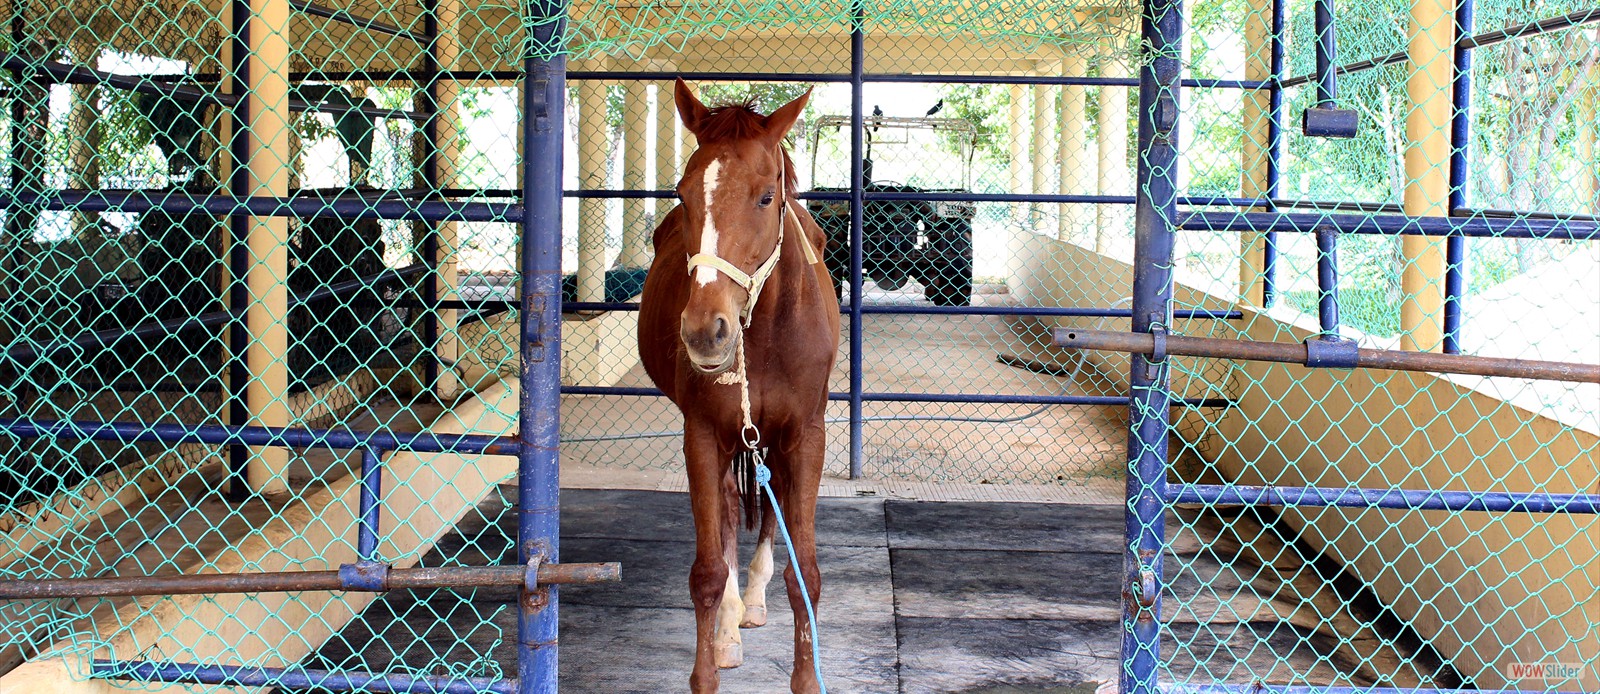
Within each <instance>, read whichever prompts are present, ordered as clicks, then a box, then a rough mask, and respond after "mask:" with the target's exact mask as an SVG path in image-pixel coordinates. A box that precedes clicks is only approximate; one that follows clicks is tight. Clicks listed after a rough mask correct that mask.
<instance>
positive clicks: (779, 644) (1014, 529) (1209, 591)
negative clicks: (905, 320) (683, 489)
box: [306, 488, 1362, 694]
mask: <svg viewBox="0 0 1600 694" xmlns="http://www.w3.org/2000/svg"><path fill="white" fill-rule="evenodd" d="M514 497H515V490H514V489H511V488H502V492H501V495H499V496H491V497H490V498H489V499H488V500H486V501H485V502H484V503H483V504H480V506H479V507H478V508H479V513H469V514H468V516H467V518H466V519H465V520H463V521H462V523H461V524H460V526H458V528H457V531H456V532H455V533H453V534H451V535H449V536H447V537H445V538H444V539H443V540H441V542H440V543H439V545H438V546H437V547H436V548H434V550H433V551H432V552H431V553H430V556H429V557H428V559H427V563H429V564H438V563H441V562H444V561H446V560H447V559H451V560H454V561H458V562H464V563H468V564H482V563H486V562H491V561H493V562H506V563H509V562H511V561H514V557H513V556H512V554H513V553H512V552H511V543H510V542H509V540H508V539H507V538H508V537H509V535H510V533H513V532H514V530H515V528H514V523H515V520H514V519H515V517H516V514H515V513H514V511H512V510H511V509H510V500H511V499H514ZM562 508H563V513H562V558H563V560H564V561H569V562H587V561H618V562H621V563H622V566H623V573H622V575H623V581H622V582H621V583H618V584H608V585H598V586H569V587H566V588H564V589H563V590H562V594H561V644H562V650H561V688H562V691H563V692H607V693H612V692H662V691H683V690H685V689H686V687H687V677H688V670H689V667H690V665H691V660H692V652H693V632H694V619H693V611H692V609H691V608H690V603H689V598H688V590H687V585H686V584H687V576H688V569H689V565H690V562H691V561H692V557H693V551H694V546H693V537H692V521H691V519H690V515H689V509H688V499H687V497H686V496H685V495H683V494H679V493H671V492H658V491H641V490H618V489H568V490H564V491H563V495H562ZM818 518H819V521H818V536H819V540H820V542H819V544H820V547H819V552H818V554H819V557H820V561H821V564H822V571H823V576H824V580H825V584H824V589H823V599H822V602H821V605H820V606H819V613H820V615H821V617H820V623H821V625H822V646H823V651H824V656H823V668H824V674H825V677H826V681H827V683H828V686H829V690H830V691H833V692H871V693H884V692H918V693H921V692H1081V693H1084V694H1087V693H1088V692H1092V691H1093V690H1094V688H1095V687H1096V686H1097V685H1098V684H1099V683H1101V682H1105V681H1109V680H1113V679H1114V678H1115V677H1116V674H1117V672H1118V671H1119V669H1120V661H1119V659H1118V644H1119V639H1120V622H1119V609H1120V608H1119V595H1118V593H1119V587H1118V586H1119V585H1120V583H1121V581H1120V579H1119V575H1120V572H1121V554H1120V550H1119V545H1120V543H1121V538H1122V525H1123V512H1122V509H1121V507H1120V506H1115V505H1110V506H1108V505H1093V504H1059V503H1058V504H1037V503H975V502H926V501H906V500H897V499H881V498H824V499H822V500H821V502H820V509H819V512H818ZM1171 525H1173V526H1174V527H1188V528H1199V527H1201V526H1199V525H1192V524H1191V525H1185V524H1182V523H1173V524H1171ZM1185 532H1188V531H1175V532H1174V533H1172V535H1173V537H1172V540H1171V542H1170V546H1171V548H1172V550H1171V552H1170V553H1169V558H1168V561H1167V567H1168V574H1169V581H1170V582H1171V585H1172V591H1173V594H1174V595H1180V596H1185V597H1186V598H1188V599H1189V601H1188V603H1187V604H1186V605H1183V606H1179V605H1176V604H1175V602H1176V601H1169V605H1168V609H1166V610H1164V613H1165V614H1164V618H1165V620H1164V621H1166V622H1167V624H1166V626H1165V639H1164V643H1163V655H1164V656H1165V657H1166V658H1167V662H1168V670H1167V672H1165V673H1164V676H1163V679H1164V680H1167V681H1174V680H1176V681H1195V682H1200V681H1208V682H1209V681H1230V682H1252V681H1267V682H1287V681H1296V682H1299V683H1306V682H1313V683H1330V682H1341V683H1348V684H1362V681H1361V680H1360V679H1359V678H1352V677H1347V676H1341V675H1340V673H1339V672H1338V671H1336V670H1335V668H1334V666H1333V665H1332V663H1337V662H1339V660H1340V659H1339V658H1338V657H1337V654H1332V656H1330V653H1331V650H1332V649H1324V648H1323V646H1325V645H1326V639H1325V638H1324V637H1322V636H1321V635H1318V634H1316V633H1313V632H1308V631H1306V630H1302V629H1300V628H1298V627H1295V626H1292V625H1291V624H1290V623H1288V622H1287V621H1281V618H1280V617H1278V616H1277V614H1276V613H1275V612H1274V610H1270V609H1261V608H1262V607H1263V606H1264V605H1266V604H1267V603H1268V602H1269V601H1270V600H1271V597H1270V596H1267V595H1263V594H1259V593H1257V592H1256V591H1254V590H1253V589H1252V587H1251V584H1250V576H1251V574H1249V573H1248V572H1250V571H1256V570H1258V569H1256V568H1254V567H1246V566H1244V565H1239V564H1234V563H1233V562H1232V560H1230V559H1227V558H1225V557H1224V556H1223V555H1220V554H1217V553H1215V552H1213V551H1212V550H1211V547H1212V546H1213V545H1214V543H1213V542H1209V541H1202V538H1199V537H1196V536H1194V535H1193V534H1192V533H1191V534H1189V535H1187V536H1186V535H1185ZM750 544H751V542H750V541H749V540H748V539H746V540H745V542H744V545H743V547H744V549H745V555H746V557H748V552H749V547H750ZM780 556H781V552H780ZM778 563H779V565H780V573H781V566H782V565H783V564H785V563H786V562H785V561H784V560H783V559H781V558H780V559H779V562H778ZM1202 582H1203V583H1204V584H1206V586H1207V587H1206V588H1205V589H1202V586H1201V583H1202ZM781 591H782V588H781V581H780V580H775V581H774V582H773V584H772V587H771V590H770V592H769V604H770V605H771V606H772V611H771V613H770V617H771V622H770V623H769V624H768V625H767V626H766V627H763V628H761V629H755V630H746V631H745V634H744V644H745V646H744V647H745V663H744V665H743V666H742V667H740V668H737V669H734V670H727V671H724V672H723V675H722V685H723V687H722V691H725V692H734V693H738V692H779V691H787V682H788V675H787V672H788V670H787V668H788V667H789V664H790V662H791V658H790V650H789V649H790V648H791V646H790V635H791V634H792V629H793V626H792V625H793V622H792V621H791V619H790V615H789V610H788V609H787V603H786V601H785V599H784V598H783V597H782V593H781ZM1196 595H1199V596H1201V597H1199V598H1194V597H1192V596H1196ZM514 599H515V596H514V594H513V593H511V592H510V591H477V592H476V593H473V594H469V595H466V596H459V595H456V594H453V593H444V592H439V593H432V594H420V593H397V594H391V595H389V596H387V597H386V598H385V599H384V600H382V601H380V602H379V603H377V604H375V605H374V606H372V607H371V608H369V609H368V610H367V611H366V613H365V614H364V615H363V619H362V620H360V621H358V622H356V623H354V624H352V625H351V626H350V627H347V628H346V629H345V630H344V631H343V632H342V633H341V634H340V635H339V636H337V637H335V638H334V639H332V640H330V641H329V642H328V644H327V645H325V646H324V647H323V648H322V650H321V652H320V653H319V654H318V655H317V656H316V657H314V658H312V659H310V660H309V661H308V662H307V663H306V665H307V666H308V667H327V668H361V669H369V670H371V669H378V670H382V669H421V670H425V671H429V672H434V673H437V674H442V672H444V671H445V670H446V668H447V669H448V671H452V672H455V673H457V674H468V675H500V674H503V673H506V672H514V665H515V648H514V645H513V644H514V642H515V629H516V624H515V620H516V609H515V602H514ZM1341 669H1343V668H1341ZM1291 673H1299V674H1298V675H1293V674H1291Z"/></svg>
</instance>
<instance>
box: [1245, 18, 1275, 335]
mask: <svg viewBox="0 0 1600 694" xmlns="http://www.w3.org/2000/svg"><path fill="white" fill-rule="evenodd" d="M1244 51H1245V63H1244V73H1245V74H1244V76H1245V79H1250V80H1264V79H1268V78H1270V77H1271V76H1272V3H1271V2H1270V0H1251V2H1250V4H1249V7H1248V10H1247V13H1246V14H1245V18H1244ZM1243 98H1244V109H1243V110H1242V111H1241V115H1240V119H1241V124H1240V125H1241V127H1242V130H1243V132H1244V146H1243V148H1242V153H1241V156H1240V162H1239V163H1240V170H1241V171H1243V172H1244V175H1243V177H1242V180H1241V181H1240V184H1239V190H1240V191H1241V192H1242V193H1243V195H1244V197H1247V198H1255V197H1266V195H1267V158H1268V157H1269V156H1270V153H1271V149H1270V148H1271V146H1272V141H1271V138H1270V137H1269V135H1270V134H1271V132H1270V130H1271V125H1270V122H1269V120H1268V119H1269V118H1270V117H1271V105H1272V101H1271V93H1270V92H1269V91H1268V90H1266V89H1256V90H1249V91H1246V92H1244V95H1243ZM1257 211H1265V209H1264V208H1257ZM1266 254H1267V235H1266V234H1264V233H1260V232H1249V231H1247V232H1243V233H1241V234H1240V235H1239V301H1240V302H1241V303H1242V304H1244V305H1246V306H1253V307H1258V308H1259V307H1260V306H1261V305H1262V304H1263V303H1264V300H1265V292H1266V257H1267V256H1266Z"/></svg>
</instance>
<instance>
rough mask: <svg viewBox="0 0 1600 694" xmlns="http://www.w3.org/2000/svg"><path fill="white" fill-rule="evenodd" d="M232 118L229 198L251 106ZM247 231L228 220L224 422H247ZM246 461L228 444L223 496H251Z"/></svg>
mask: <svg viewBox="0 0 1600 694" xmlns="http://www.w3.org/2000/svg"><path fill="white" fill-rule="evenodd" d="M232 13H233V27H232V29H233V56H232V58H233V59H232V63H233V65H232V66H231V67H232V68H233V79H232V86H233V89H232V90H231V91H232V93H233V94H234V96H239V95H242V94H244V93H245V90H247V89H249V84H250V68H249V66H250V62H249V57H250V2H249V0H233V7H232ZM232 111H233V122H232V126H233V127H232V131H231V136H232V138H233V140H232V141H231V142H229V143H228V152H229V156H230V158H231V161H230V162H229V165H230V167H231V168H230V169H229V170H228V192H229V193H231V194H233V196H234V197H241V196H247V195H249V194H250V172H249V170H248V168H247V166H248V164H249V161H250V138H248V137H246V136H245V132H246V129H247V128H249V124H250V106H249V102H248V101H246V100H245V99H242V98H241V99H237V100H235V101H234V103H233V106H232ZM249 234H250V220H249V219H248V218H245V217H241V216H237V215H235V216H232V217H229V218H228V310H229V311H230V312H232V314H233V320H232V322H230V323H229V324H228V344H227V350H228V352H227V359H228V361H227V367H226V368H227V372H228V396H227V397H228V420H227V421H228V423H229V424H232V425H234V426H242V425H243V424H244V423H245V422H248V421H250V400H249V398H248V396H247V395H246V390H247V389H246V386H247V385H248V384H249V382H250V364H249V362H247V361H246V358H245V353H246V351H247V350H246V348H245V346H246V345H248V344H250V330H249V329H248V328H247V327H246V325H245V322H244V315H245V311H246V310H247V309H249V308H250V291H249V290H248V288H246V286H245V282H244V277H245V274H246V273H248V272H249V271H250V248H249V246H247V245H245V237H246V236H248V235H249ZM249 465H250V449H248V448H246V447H244V446H240V445H233V446H229V447H228V498H229V499H232V500H234V501H242V500H243V499H245V498H246V497H247V496H249V494H250V487H249V481H248V480H247V479H245V469H246V468H247V467H249Z"/></svg>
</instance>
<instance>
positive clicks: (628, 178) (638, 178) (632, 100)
mask: <svg viewBox="0 0 1600 694" xmlns="http://www.w3.org/2000/svg"><path fill="white" fill-rule="evenodd" d="M622 103H623V111H622V128H623V134H622V147H623V149H622V187H623V188H627V189H628V190H640V189H642V188H644V187H645V186H646V183H645V181H646V178H645V173H646V171H645V166H646V164H648V163H649V162H648V161H646V160H647V158H648V156H649V154H648V153H649V151H650V148H649V146H648V145H649V144H650V143H649V142H648V141H647V138H649V132H650V85H648V84H646V83H644V82H640V81H637V80H635V81H632V82H628V83H627V86H626V87H625V91H624V93H623V101H622ZM649 205H650V201H649V200H645V199H643V198H629V199H626V200H623V201H622V257H621V259H620V260H621V266H622V267H625V268H639V267H649V266H650V219H649V218H648V217H647V216H646V215H645V210H646V209H647V207H648V206H649Z"/></svg>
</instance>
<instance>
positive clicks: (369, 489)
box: [356, 448, 383, 561]
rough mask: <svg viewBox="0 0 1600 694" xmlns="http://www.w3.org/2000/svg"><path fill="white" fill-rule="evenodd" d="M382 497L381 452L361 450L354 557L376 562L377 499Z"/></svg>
mask: <svg viewBox="0 0 1600 694" xmlns="http://www.w3.org/2000/svg"><path fill="white" fill-rule="evenodd" d="M382 496H383V451H381V450H378V449H376V448H363V449H361V517H360V519H359V520H358V523H359V527H358V528H357V531H356V557H357V558H358V559H360V560H361V561H377V554H378V522H379V521H378V510H379V509H378V499H380V498H382Z"/></svg>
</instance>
